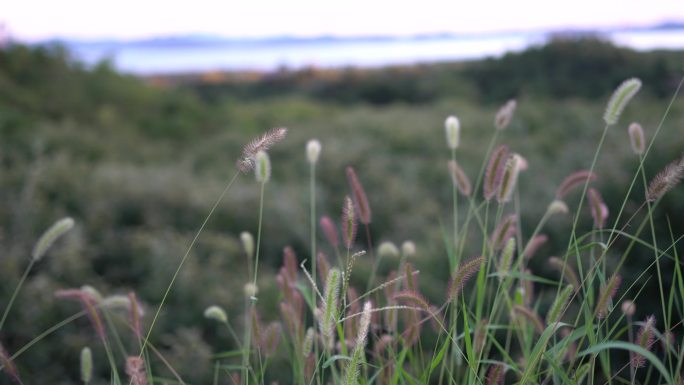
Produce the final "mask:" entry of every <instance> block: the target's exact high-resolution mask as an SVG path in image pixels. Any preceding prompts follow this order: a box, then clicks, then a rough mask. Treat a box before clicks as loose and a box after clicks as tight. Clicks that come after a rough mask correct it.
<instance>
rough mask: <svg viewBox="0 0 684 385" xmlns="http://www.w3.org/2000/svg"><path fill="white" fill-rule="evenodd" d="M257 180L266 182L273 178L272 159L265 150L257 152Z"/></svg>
mask: <svg viewBox="0 0 684 385" xmlns="http://www.w3.org/2000/svg"><path fill="white" fill-rule="evenodd" d="M255 171H256V180H257V182H260V183H266V182H268V180H269V179H271V160H270V158H269V157H268V154H267V153H266V152H265V151H259V152H258V153H257V154H256V170H255Z"/></svg>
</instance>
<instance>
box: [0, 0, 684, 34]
mask: <svg viewBox="0 0 684 385" xmlns="http://www.w3.org/2000/svg"><path fill="white" fill-rule="evenodd" d="M662 21H684V0H563V1H557V0H499V1H488V0H468V1H464V0H461V1H458V0H454V1H446V0H419V1H402V0H344V1H340V0H334V1H332V0H241V1H236V0H224V1H216V0H189V1H188V0H186V1H182V2H181V1H172V0H164V1H162V0H117V1H100V0H3V1H2V4H1V5H0V24H4V26H5V28H6V29H7V30H8V31H9V33H10V34H11V35H12V36H13V37H15V38H17V39H20V40H26V41H35V40H40V39H45V38H54V37H61V38H80V39H99V38H143V37H151V36H165V35H176V34H189V33H193V34H216V35H222V36H228V37H263V36H275V35H294V36H318V35H337V36H355V35H411V34H417V33H434V32H457V33H480V32H497V31H510V30H534V29H559V28H572V27H599V28H600V27H608V26H623V25H636V26H639V25H649V24H653V23H659V22H662Z"/></svg>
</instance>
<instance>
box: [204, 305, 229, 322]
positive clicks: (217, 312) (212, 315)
mask: <svg viewBox="0 0 684 385" xmlns="http://www.w3.org/2000/svg"><path fill="white" fill-rule="evenodd" d="M204 317H205V318H209V319H213V320H216V321H218V322H224V323H225V322H228V315H227V314H226V311H225V310H223V308H221V307H220V306H216V305H212V306H209V307H208V308H206V309H205V310H204Z"/></svg>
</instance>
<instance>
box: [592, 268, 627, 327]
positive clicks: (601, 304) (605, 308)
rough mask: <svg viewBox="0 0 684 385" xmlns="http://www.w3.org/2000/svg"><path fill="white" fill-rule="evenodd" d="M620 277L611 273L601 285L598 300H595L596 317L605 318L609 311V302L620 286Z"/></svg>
mask: <svg viewBox="0 0 684 385" xmlns="http://www.w3.org/2000/svg"><path fill="white" fill-rule="evenodd" d="M621 282H622V277H620V276H619V275H617V274H616V275H613V276H612V277H611V278H610V279H609V280H608V282H606V284H605V285H604V286H603V287H601V291H600V292H599V296H598V300H597V301H596V317H597V318H599V319H603V318H606V316H607V315H608V312H609V307H610V303H611V301H612V300H613V298H614V297H615V294H617V291H618V289H619V288H620V283H621Z"/></svg>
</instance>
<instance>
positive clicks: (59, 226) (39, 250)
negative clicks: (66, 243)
mask: <svg viewBox="0 0 684 385" xmlns="http://www.w3.org/2000/svg"><path fill="white" fill-rule="evenodd" d="M73 227H74V220H73V219H71V218H69V217H66V218H62V219H60V220H58V221H57V222H55V223H54V224H53V225H52V226H50V228H49V229H47V231H45V232H44V233H43V235H41V236H40V239H38V242H36V245H35V247H34V248H33V253H31V258H33V261H34V262H37V261H39V260H40V259H41V258H43V256H44V255H45V252H46V251H47V250H48V249H49V248H50V246H52V244H53V243H55V241H56V240H57V239H58V238H59V237H61V236H62V235H64V234H65V233H66V232H67V231H69V230H71V229H72V228H73Z"/></svg>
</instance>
